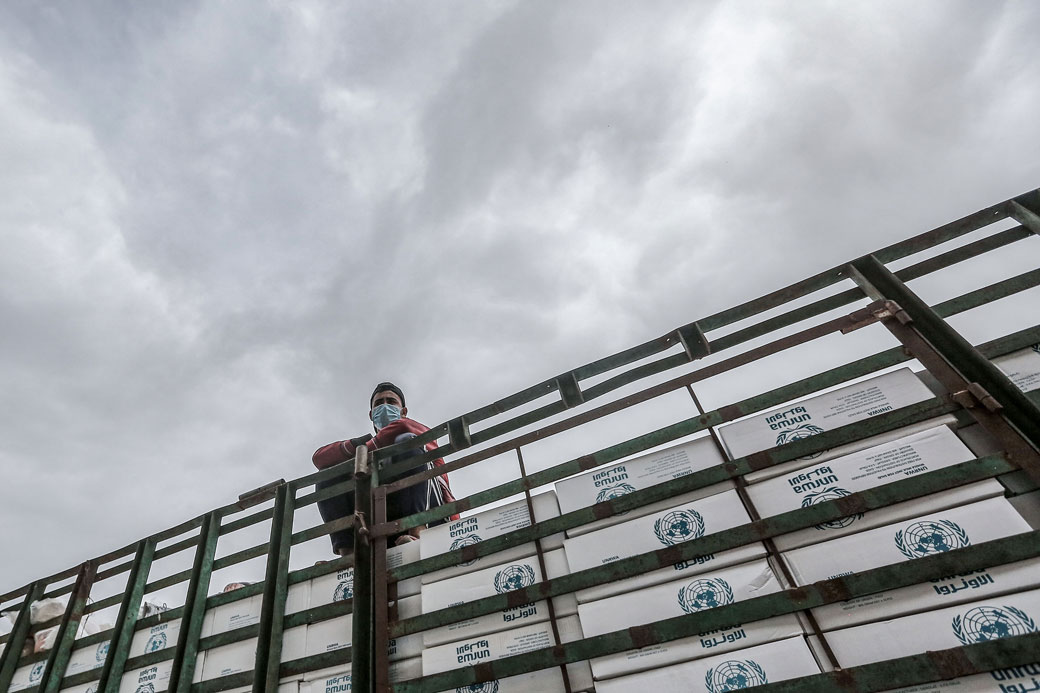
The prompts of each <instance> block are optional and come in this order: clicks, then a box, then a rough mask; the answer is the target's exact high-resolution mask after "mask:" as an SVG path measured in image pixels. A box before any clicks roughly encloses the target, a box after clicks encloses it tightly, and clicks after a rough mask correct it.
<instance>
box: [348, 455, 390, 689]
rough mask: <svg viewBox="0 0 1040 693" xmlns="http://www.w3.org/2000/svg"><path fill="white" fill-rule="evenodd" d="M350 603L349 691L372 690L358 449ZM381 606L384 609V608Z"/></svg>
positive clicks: (364, 468) (366, 506)
mask: <svg viewBox="0 0 1040 693" xmlns="http://www.w3.org/2000/svg"><path fill="white" fill-rule="evenodd" d="M354 508H355V510H354V600H353V621H352V631H353V632H352V634H351V639H350V657H351V662H350V680H351V689H352V690H354V691H359V692H360V693H371V691H373V690H374V688H373V686H374V680H373V678H372V671H373V666H374V664H375V662H374V661H373V657H372V654H373V650H372V616H373V613H374V612H373V600H372V544H371V541H370V534H369V526H368V523H369V522H371V521H372V474H371V471H370V465H369V459H368V448H367V447H365V446H364V445H360V446H358V449H357V452H356V453H355V455H354ZM384 606H385V605H384Z"/></svg>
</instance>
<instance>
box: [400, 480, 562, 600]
mask: <svg viewBox="0 0 1040 693" xmlns="http://www.w3.org/2000/svg"><path fill="white" fill-rule="evenodd" d="M531 502H532V505H533V506H534V513H535V519H536V520H537V521H539V522H541V521H543V520H548V519H551V518H553V517H559V515H560V506H559V505H558V504H557V502H556V494H555V493H553V492H552V491H548V492H546V493H540V494H538V495H537V496H533V497H532V498H531ZM530 526H531V517H530V513H529V512H528V510H527V501H526V500H523V499H521V500H519V501H516V502H514V503H510V504H508V505H503V506H500V507H498V508H492V509H491V510H485V511H483V512H480V513H477V514H476V515H472V516H470V517H464V518H462V519H460V520H456V521H454V522H449V523H447V524H443V525H437V526H436V527H430V528H429V529H427V530H426V531H424V532H423V534H422V541H421V542H420V546H419V552H420V555H421V556H422V558H424V559H426V558H430V557H432V556H437V555H440V554H442V553H447V552H449V551H458V550H459V549H460V548H462V547H464V546H472V545H474V544H479V543H480V542H482V541H484V540H486V539H490V538H492V537H498V536H501V535H503V534H508V533H509V532H512V531H514V530H517V529H522V528H524V527H530ZM562 542H563V535H562V533H561V534H555V535H553V536H551V537H545V538H544V539H542V548H543V549H545V550H551V549H558V548H560V546H561V545H562ZM534 553H535V545H534V542H531V543H528V544H524V545H521V546H516V547H513V548H511V549H507V550H506V551H502V552H499V553H497V554H495V555H494V556H485V557H483V558H478V559H476V560H473V561H468V562H466V563H463V564H460V565H455V566H452V567H450V568H445V569H443V570H438V571H436V572H434V573H429V574H426V575H423V576H422V583H423V584H424V585H427V584H430V583H432V582H437V581H438V580H444V579H446V578H449V577H453V576H455V575H461V574H463V573H471V572H473V571H474V570H478V569H480V568H483V567H485V566H488V565H493V564H495V563H498V562H501V561H505V560H513V559H516V558H525V557H527V556H530V555H532V554H534Z"/></svg>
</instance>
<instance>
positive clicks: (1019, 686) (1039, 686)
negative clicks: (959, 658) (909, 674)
mask: <svg viewBox="0 0 1040 693" xmlns="http://www.w3.org/2000/svg"><path fill="white" fill-rule="evenodd" d="M1037 690H1040V660H1038V661H1036V662H1034V663H1033V664H1027V665H1026V666H1022V667H1011V668H1009V669H997V670H996V671H990V672H987V673H985V674H975V675H974V676H965V677H963V678H959V679H952V680H949V681H936V682H933V683H922V684H919V685H917V686H910V687H909V688H896V689H893V690H892V691H891V692H890V693H1026V691H1037Z"/></svg>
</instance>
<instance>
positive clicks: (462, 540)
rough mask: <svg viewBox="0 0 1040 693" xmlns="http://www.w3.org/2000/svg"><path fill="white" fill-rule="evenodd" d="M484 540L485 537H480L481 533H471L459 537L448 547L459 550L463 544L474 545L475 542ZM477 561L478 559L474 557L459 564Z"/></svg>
mask: <svg viewBox="0 0 1040 693" xmlns="http://www.w3.org/2000/svg"><path fill="white" fill-rule="evenodd" d="M482 541H483V539H481V538H480V535H479V534H470V535H469V536H465V537H459V538H458V539H456V540H455V541H453V542H451V546H450V547H448V551H458V550H459V549H461V548H462V547H463V546H473V545H474V544H479V543H480V542H482ZM476 562H477V559H475V558H474V559H473V560H472V561H466V562H465V563H459V565H473V564H474V563H476Z"/></svg>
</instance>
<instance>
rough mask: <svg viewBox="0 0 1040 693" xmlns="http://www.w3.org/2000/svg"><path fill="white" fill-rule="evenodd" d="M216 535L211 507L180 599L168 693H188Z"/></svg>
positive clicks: (217, 516) (215, 516)
mask: <svg viewBox="0 0 1040 693" xmlns="http://www.w3.org/2000/svg"><path fill="white" fill-rule="evenodd" d="M219 536H220V513H219V511H216V510H214V511H213V512H211V513H209V514H208V515H206V517H205V519H203V521H202V529H201V530H200V532H199V543H198V544H197V545H196V548H195V562H194V564H193V565H192V567H191V578H190V579H189V580H188V595H187V597H186V598H185V601H184V615H183V616H182V617H181V631H180V633H179V634H178V636H177V652H176V653H175V654H174V656H173V671H172V672H171V673H170V684H169V688H168V689H167V690H169V691H170V693H188V692H189V691H190V690H191V680H192V678H193V677H194V676H195V660H196V659H197V658H198V655H199V635H200V634H201V633H202V619H203V617H204V616H205V615H206V596H207V595H208V594H209V580H210V578H211V577H212V576H213V556H214V555H215V554H216V552H217V538H218V537H219Z"/></svg>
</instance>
